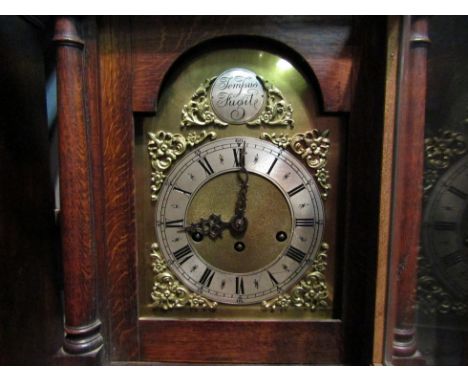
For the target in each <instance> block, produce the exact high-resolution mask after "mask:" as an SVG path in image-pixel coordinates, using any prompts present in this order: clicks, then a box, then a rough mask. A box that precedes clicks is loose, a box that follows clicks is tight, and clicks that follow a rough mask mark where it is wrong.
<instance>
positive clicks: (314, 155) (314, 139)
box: [262, 129, 331, 200]
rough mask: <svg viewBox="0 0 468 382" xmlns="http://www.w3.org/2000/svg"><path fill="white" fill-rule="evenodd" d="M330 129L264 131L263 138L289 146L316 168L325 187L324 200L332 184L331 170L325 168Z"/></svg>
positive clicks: (279, 145)
mask: <svg viewBox="0 0 468 382" xmlns="http://www.w3.org/2000/svg"><path fill="white" fill-rule="evenodd" d="M328 136H329V131H328V130H325V131H324V132H322V133H321V132H319V131H318V130H317V129H314V130H312V131H308V132H307V133H305V134H302V133H300V134H295V135H293V136H291V137H290V136H289V135H287V134H284V133H281V134H278V135H277V134H275V133H272V134H269V133H263V134H262V139H267V140H269V141H270V142H273V143H274V144H275V145H277V146H278V147H281V148H283V149H286V148H289V149H291V151H293V152H294V153H295V154H297V155H299V156H300V157H301V158H302V159H303V160H304V162H305V163H306V164H307V166H309V167H310V168H312V169H314V170H315V173H314V176H315V179H316V180H317V182H318V183H319V184H320V186H321V187H322V189H323V192H322V193H321V195H322V198H323V199H324V200H326V199H327V196H328V190H330V189H331V185H330V183H329V182H328V180H329V178H330V173H329V171H328V170H327V169H326V168H325V166H326V164H327V156H328V150H329V148H330V139H329V138H328Z"/></svg>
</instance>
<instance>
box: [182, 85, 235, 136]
mask: <svg viewBox="0 0 468 382" xmlns="http://www.w3.org/2000/svg"><path fill="white" fill-rule="evenodd" d="M216 78H217V77H213V78H209V79H207V80H205V82H203V84H201V85H200V86H199V87H198V89H197V90H196V91H195V93H194V94H193V96H192V98H191V99H190V102H189V103H188V104H187V105H184V107H183V109H182V119H181V121H180V127H205V126H215V127H226V126H227V125H228V124H227V123H225V122H223V121H221V120H220V119H218V118H216V115H215V114H214V113H213V111H212V110H211V105H210V97H209V90H210V87H211V85H212V84H213V82H214V81H215V80H216Z"/></svg>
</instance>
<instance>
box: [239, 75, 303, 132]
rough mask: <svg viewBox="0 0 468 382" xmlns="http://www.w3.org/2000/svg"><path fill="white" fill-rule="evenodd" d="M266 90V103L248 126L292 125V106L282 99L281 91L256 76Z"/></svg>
mask: <svg viewBox="0 0 468 382" xmlns="http://www.w3.org/2000/svg"><path fill="white" fill-rule="evenodd" d="M258 78H259V80H260V81H261V83H262V84H263V87H264V88H265V90H266V92H267V104H266V106H265V109H264V110H263V113H262V114H261V115H260V116H259V117H258V118H257V119H255V120H253V121H251V122H248V123H247V125H248V126H261V125H266V126H271V127H294V120H293V118H292V114H293V108H292V106H291V104H289V103H287V102H286V100H285V99H284V96H283V93H281V91H280V90H279V89H278V88H277V87H275V86H273V84H271V83H270V82H269V81H266V80H264V79H263V78H262V77H260V76H258Z"/></svg>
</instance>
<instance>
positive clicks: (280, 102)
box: [180, 75, 294, 128]
mask: <svg viewBox="0 0 468 382" xmlns="http://www.w3.org/2000/svg"><path fill="white" fill-rule="evenodd" d="M217 78H218V76H215V77H212V78H209V79H207V80H205V81H204V82H203V84H201V85H200V86H199V87H198V89H197V90H196V91H195V93H194V94H193V95H192V97H191V99H190V102H189V103H188V104H187V105H184V106H183V108H182V117H181V122H180V126H181V127H182V128H196V127H207V126H213V127H219V128H224V127H226V126H228V123H227V122H226V121H225V120H222V119H221V117H219V116H218V118H217V116H216V114H215V113H214V112H213V109H212V106H211V102H210V89H211V87H212V85H213V83H214V82H215V81H216V80H217ZM256 79H257V80H258V81H259V82H260V84H261V86H262V87H263V91H264V92H265V93H266V101H265V106H264V107H263V110H262V111H261V113H260V114H259V115H258V117H256V118H255V117H254V118H255V119H254V120H252V121H249V122H246V125H247V126H250V127H260V126H262V125H263V126H269V127H290V128H292V127H294V120H293V108H292V106H291V104H290V103H288V102H287V101H286V99H285V98H284V96H283V93H282V92H281V91H280V90H279V89H278V88H277V87H275V86H274V85H273V84H271V83H270V82H269V81H267V80H265V79H263V78H262V77H261V76H258V75H257V76H256Z"/></svg>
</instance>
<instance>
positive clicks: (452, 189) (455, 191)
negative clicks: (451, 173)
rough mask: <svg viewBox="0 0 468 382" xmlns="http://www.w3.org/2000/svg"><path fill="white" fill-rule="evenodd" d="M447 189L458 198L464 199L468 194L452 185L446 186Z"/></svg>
mask: <svg viewBox="0 0 468 382" xmlns="http://www.w3.org/2000/svg"><path fill="white" fill-rule="evenodd" d="M448 191H449V192H451V193H452V194H454V195H456V196H458V197H459V198H460V199H463V200H465V199H466V198H468V194H467V193H465V192H463V191H462V190H460V189H458V188H456V187H454V186H450V187H449V188H448Z"/></svg>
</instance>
